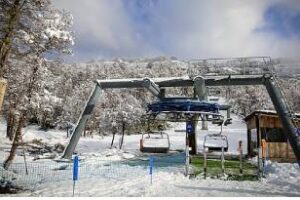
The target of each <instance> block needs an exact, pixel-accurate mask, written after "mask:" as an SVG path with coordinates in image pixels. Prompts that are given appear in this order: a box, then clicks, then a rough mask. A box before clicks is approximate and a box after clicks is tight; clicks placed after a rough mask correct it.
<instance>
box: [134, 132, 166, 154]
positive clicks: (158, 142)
mask: <svg viewBox="0 0 300 200" xmlns="http://www.w3.org/2000/svg"><path fill="white" fill-rule="evenodd" d="M169 149H170V138H169V135H168V134H167V133H165V132H162V131H159V132H148V133H143V134H142V138H141V140H140V151H141V152H144V153H167V152H168V151H169Z"/></svg>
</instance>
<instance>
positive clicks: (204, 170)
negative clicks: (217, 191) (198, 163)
mask: <svg viewBox="0 0 300 200" xmlns="http://www.w3.org/2000/svg"><path fill="white" fill-rule="evenodd" d="M203 149H204V152H203V165H204V166H203V172H204V178H206V172H207V163H206V158H207V155H206V150H205V147H203Z"/></svg>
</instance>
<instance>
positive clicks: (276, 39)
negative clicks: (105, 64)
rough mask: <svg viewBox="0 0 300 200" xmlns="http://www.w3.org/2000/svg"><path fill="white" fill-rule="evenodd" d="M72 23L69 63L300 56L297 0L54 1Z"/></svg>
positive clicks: (298, 7) (299, 19) (299, 17)
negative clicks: (124, 58)
mask: <svg viewBox="0 0 300 200" xmlns="http://www.w3.org/2000/svg"><path fill="white" fill-rule="evenodd" d="M53 4H54V6H55V7H56V8H59V9H65V10H67V11H69V12H70V13H71V14H72V15H73V18H74V24H73V28H72V30H73V31H74V34H75V45H74V48H73V56H71V57H70V58H68V59H69V60H71V61H76V62H77V61H80V62H81V61H82V62H84V61H89V60H97V59H111V58H116V57H134V58H138V57H156V56H174V57H177V58H178V59H201V58H215V57H243V56H272V57H299V52H300V1H299V0H243V1H241V0H85V1H83V0H53Z"/></svg>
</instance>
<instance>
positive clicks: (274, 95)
mask: <svg viewBox="0 0 300 200" xmlns="http://www.w3.org/2000/svg"><path fill="white" fill-rule="evenodd" d="M255 85H262V86H265V87H266V89H267V92H268V94H269V96H270V98H271V101H272V103H273V105H274V108H275V110H276V111H277V113H278V116H279V118H280V120H281V122H282V124H283V130H284V133H285V134H286V136H287V138H288V141H289V143H290V145H291V147H292V149H293V152H294V154H295V156H296V159H297V162H298V164H299V166H300V144H299V142H298V140H297V134H296V131H295V128H296V127H295V124H294V123H293V113H291V112H290V111H289V109H288V106H287V103H286V102H285V100H284V97H283V95H282V93H281V91H280V89H279V87H278V85H277V83H276V77H275V75H274V74H273V73H270V72H267V73H260V74H252V75H250V74H248V75H247V74H229V75H201V76H195V77H166V78H128V79H105V80H97V81H95V87H94V89H93V91H92V92H91V94H90V97H89V99H88V100H87V102H86V105H85V108H84V110H83V112H82V113H81V116H80V118H79V120H78V122H77V124H76V128H75V130H74V132H73V134H72V136H71V138H70V141H69V143H68V144H67V146H66V148H65V150H64V153H63V155H62V158H67V159H70V158H71V157H72V154H73V152H74V150H75V148H76V145H77V144H78V141H79V139H80V137H81V135H82V133H83V131H84V128H85V125H86V123H87V120H88V119H89V117H90V116H91V113H92V111H93V109H94V107H95V104H96V102H97V100H98V99H99V97H100V95H101V90H103V89H121V88H127V89H135V88H145V89H147V90H148V91H149V92H151V93H152V94H153V95H154V96H156V97H157V98H158V99H163V98H164V97H165V95H166V94H165V90H164V88H170V87H193V88H194V91H195V95H196V96H197V97H198V99H199V100H204V99H205V95H206V93H207V91H206V90H207V87H217V86H219V87H220V86H255ZM188 140H189V145H190V147H191V148H192V151H191V152H192V153H196V149H197V146H196V142H195V141H196V132H195V129H194V131H193V133H192V134H189V138H188Z"/></svg>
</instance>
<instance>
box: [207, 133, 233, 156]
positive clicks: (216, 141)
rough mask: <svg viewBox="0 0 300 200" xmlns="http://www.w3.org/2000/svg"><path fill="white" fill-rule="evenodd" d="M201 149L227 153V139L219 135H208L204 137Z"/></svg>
mask: <svg viewBox="0 0 300 200" xmlns="http://www.w3.org/2000/svg"><path fill="white" fill-rule="evenodd" d="M203 148H204V149H208V151H216V152H222V148H223V151H224V152H227V151H228V139H227V137H226V136H225V135H222V134H221V133H218V134H208V135H206V136H205V137H204V142H203Z"/></svg>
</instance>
